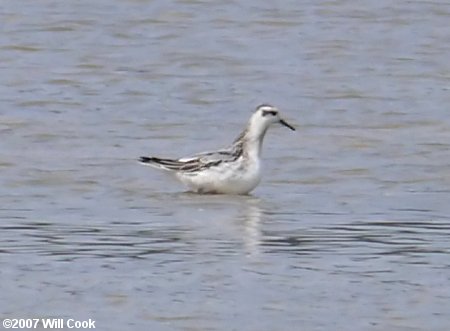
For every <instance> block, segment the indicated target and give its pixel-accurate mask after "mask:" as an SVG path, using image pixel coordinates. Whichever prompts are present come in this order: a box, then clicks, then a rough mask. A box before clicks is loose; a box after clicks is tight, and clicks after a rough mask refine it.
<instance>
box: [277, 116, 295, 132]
mask: <svg viewBox="0 0 450 331" xmlns="http://www.w3.org/2000/svg"><path fill="white" fill-rule="evenodd" d="M280 124H282V125H284V126H285V127H287V128H289V129H291V130H292V131H295V128H294V127H293V126H292V125H290V124H289V123H288V122H286V121H285V120H283V119H280Z"/></svg>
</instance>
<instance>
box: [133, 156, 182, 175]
mask: <svg viewBox="0 0 450 331" xmlns="http://www.w3.org/2000/svg"><path fill="white" fill-rule="evenodd" d="M139 162H141V163H142V164H145V165H149V166H151V167H154V168H157V169H162V170H167V171H173V170H178V169H179V168H180V167H181V166H182V165H183V164H184V163H183V162H180V161H177V160H171V159H161V158H158V157H151V156H141V157H140V158H139Z"/></svg>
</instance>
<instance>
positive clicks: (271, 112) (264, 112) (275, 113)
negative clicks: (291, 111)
mask: <svg viewBox="0 0 450 331" xmlns="http://www.w3.org/2000/svg"><path fill="white" fill-rule="evenodd" d="M266 115H272V116H276V115H277V112H276V111H275V110H263V111H262V116H266Z"/></svg>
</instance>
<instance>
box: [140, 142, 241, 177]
mask: <svg viewBox="0 0 450 331" xmlns="http://www.w3.org/2000/svg"><path fill="white" fill-rule="evenodd" d="M241 155H242V146H241V145H232V146H231V147H230V148H227V149H221V150H218V151H214V152H203V153H199V154H196V155H194V156H191V157H183V158H181V159H165V158H158V157H141V158H140V162H142V163H144V164H147V165H151V166H154V167H156V168H160V169H164V170H171V171H181V172H186V173H193V172H197V171H200V170H203V169H207V168H210V167H213V166H217V165H219V164H220V163H222V162H232V161H234V160H236V159H237V158H239V157H240V156H241Z"/></svg>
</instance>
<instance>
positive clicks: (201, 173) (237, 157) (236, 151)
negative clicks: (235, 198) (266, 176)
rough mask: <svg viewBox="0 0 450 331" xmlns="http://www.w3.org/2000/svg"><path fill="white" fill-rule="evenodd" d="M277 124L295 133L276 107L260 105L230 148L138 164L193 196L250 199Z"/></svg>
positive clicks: (149, 158)
mask: <svg viewBox="0 0 450 331" xmlns="http://www.w3.org/2000/svg"><path fill="white" fill-rule="evenodd" d="M276 123H278V124H281V125H283V126H285V127H287V128H289V129H291V130H292V131H295V128H294V127H293V126H292V125H290V124H289V123H287V122H286V121H285V120H284V119H282V118H281V117H280V114H279V111H278V109H277V108H276V107H274V106H272V105H270V104H261V105H259V106H258V107H256V109H255V111H254V113H253V114H252V115H251V117H250V119H249V121H248V123H247V126H246V127H245V128H244V130H243V131H242V132H241V133H240V134H239V136H238V137H237V138H236V139H235V140H234V141H233V143H232V144H231V145H230V146H228V147H227V148H223V149H219V150H217V151H212V152H203V153H199V154H195V155H193V156H190V157H183V158H179V159H171V158H160V157H154V156H141V157H140V158H139V161H140V163H142V164H144V165H148V166H151V167H154V168H157V169H160V170H163V171H165V172H167V173H170V174H172V175H174V176H175V178H176V179H178V180H179V181H180V182H181V183H183V184H184V185H185V186H187V187H188V189H189V191H191V192H195V193H199V194H230V195H247V194H249V193H250V192H251V191H252V190H253V189H254V188H255V187H256V186H257V185H258V184H259V182H260V181H261V177H262V175H261V149H262V144H263V140H264V137H265V135H266V132H267V129H268V128H269V127H270V126H271V125H272V124H276Z"/></svg>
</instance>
